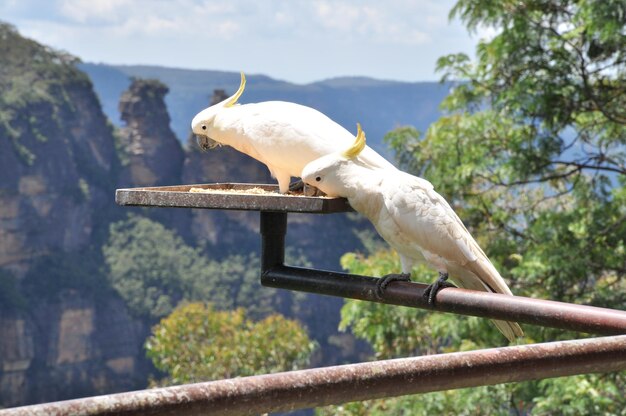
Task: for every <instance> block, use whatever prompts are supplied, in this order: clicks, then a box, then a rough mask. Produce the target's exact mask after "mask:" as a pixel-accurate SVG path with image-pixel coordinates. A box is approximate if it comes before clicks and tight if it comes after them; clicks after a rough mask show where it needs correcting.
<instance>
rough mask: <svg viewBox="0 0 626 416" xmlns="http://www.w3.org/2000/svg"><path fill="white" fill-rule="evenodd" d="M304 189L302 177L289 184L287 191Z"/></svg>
mask: <svg viewBox="0 0 626 416" xmlns="http://www.w3.org/2000/svg"><path fill="white" fill-rule="evenodd" d="M303 190H304V182H302V179H298V180H297V181H295V182H293V183H290V184H289V192H299V191H303Z"/></svg>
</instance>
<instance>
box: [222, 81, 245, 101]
mask: <svg viewBox="0 0 626 416" xmlns="http://www.w3.org/2000/svg"><path fill="white" fill-rule="evenodd" d="M245 88H246V76H245V75H244V74H243V72H242V73H241V83H240V84H239V89H238V90H237V92H236V93H235V95H233V96H232V97H230V98H229V99H228V101H226V104H224V107H227V108H228V107H232V106H234V105H235V104H236V103H237V100H238V99H239V97H241V94H243V90H244V89H245Z"/></svg>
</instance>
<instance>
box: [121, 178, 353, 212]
mask: <svg viewBox="0 0 626 416" xmlns="http://www.w3.org/2000/svg"><path fill="white" fill-rule="evenodd" d="M115 202H116V203H117V204H118V205H126V206H143V207H178V208H206V209H229V210H243V211H273V212H306V213H312V214H329V213H333V212H350V211H353V209H352V207H350V204H348V200H347V199H345V198H330V197H326V196H322V197H320V196H305V195H298V194H294V195H283V194H280V193H279V192H278V186H277V185H267V184H250V183H209V184H195V185H176V186H155V187H148V188H127V189H118V190H116V191H115Z"/></svg>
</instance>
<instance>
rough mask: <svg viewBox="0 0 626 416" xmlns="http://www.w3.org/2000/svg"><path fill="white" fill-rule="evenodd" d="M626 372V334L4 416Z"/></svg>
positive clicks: (156, 411)
mask: <svg viewBox="0 0 626 416" xmlns="http://www.w3.org/2000/svg"><path fill="white" fill-rule="evenodd" d="M624 369H626V335H622V336H615V337H605V338H591V339H583V340H575V341H560V342H551V343H546V344H531V345H522V346H515V347H505V348H493V349H487V350H479V351H471V352H459V353H452V354H438V355H430V356H423V357H413V358H401V359H395V360H385V361H374V362H370V363H360V364H350V365H342V366H336V367H326V368H316V369H311V370H300V371H290V372H286V373H277V374H266V375H262V376H252V377H241V378H234V379H229V380H220V381H212V382H207V383H198V384H188V385H183V386H176V387H166V388H159V389H152V390H142V391H135V392H128V393H120V394H112V395H108V396H98V397H90V398H85V399H76V400H69V401H64V402H57V403H46V404H41V405H35V406H26V407H21V408H14V409H7V410H4V411H2V410H0V415H2V416H32V415H59V416H60V415H181V416H187V415H206V414H216V415H218V414H219V415H254V414H260V413H266V412H277V411H289V410H295V409H305V408H311V407H318V406H326V405H331V404H340V403H347V402H353V401H359V400H370V399H378V398H383V397H393V396H401V395H407V394H416V393H427V392H433V391H441V390H450V389H459V388H465V387H476V386H485V385H493V384H499V383H510V382H518V381H525V380H537V379H543V378H549V377H560V376H570V375H575V374H586V373H604V372H610V371H618V370H624Z"/></svg>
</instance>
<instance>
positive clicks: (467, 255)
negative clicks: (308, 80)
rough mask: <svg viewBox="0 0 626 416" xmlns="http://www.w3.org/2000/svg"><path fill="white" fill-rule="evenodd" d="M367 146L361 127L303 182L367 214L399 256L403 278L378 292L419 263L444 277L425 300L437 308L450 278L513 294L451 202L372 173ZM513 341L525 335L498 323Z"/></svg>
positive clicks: (423, 183)
mask: <svg viewBox="0 0 626 416" xmlns="http://www.w3.org/2000/svg"><path fill="white" fill-rule="evenodd" d="M364 147H365V134H364V133H363V132H362V131H361V127H360V126H358V134H357V138H356V140H355V142H354V144H353V145H352V146H351V147H350V148H348V149H347V150H345V151H344V152H338V153H334V154H330V155H326V156H323V157H321V158H319V159H317V160H315V161H313V162H311V163H309V164H308V165H307V166H306V167H305V168H304V170H303V171H302V176H301V177H302V180H303V181H304V182H305V183H307V184H309V185H312V186H314V187H316V188H318V189H320V190H321V191H323V192H324V193H326V194H327V195H329V196H341V197H345V198H347V199H348V201H349V202H350V205H351V206H352V207H353V208H354V209H355V210H356V211H358V212H360V213H361V214H363V215H365V216H366V217H367V218H368V219H369V220H370V221H371V222H372V223H373V224H374V226H375V227H376V230H377V231H378V233H379V234H380V235H381V236H382V237H383V239H385V241H387V243H389V244H390V245H391V246H392V247H393V248H394V249H395V250H396V251H397V252H398V254H399V255H400V262H401V265H402V273H401V274H390V275H387V276H385V277H383V278H382V279H381V280H380V281H379V290H380V291H382V290H384V288H385V286H386V285H387V284H388V283H389V282H390V281H392V280H409V277H410V273H411V269H412V267H413V265H414V264H415V263H417V262H426V264H428V265H430V266H431V267H433V268H434V269H436V270H437V271H438V272H439V279H438V280H437V281H436V282H435V283H434V284H433V285H431V286H430V287H429V289H428V290H427V292H426V294H425V296H428V298H429V302H430V303H433V302H434V300H435V296H436V293H437V291H438V290H439V289H440V288H441V287H445V286H449V284H447V283H446V279H447V278H448V273H449V274H450V278H451V279H452V280H453V281H454V282H455V283H457V284H458V285H459V286H460V287H463V288H467V289H472V290H479V291H486V292H495V293H503V294H506V295H512V293H511V290H510V289H509V287H508V286H507V285H506V283H505V282H504V280H503V279H502V277H501V276H500V274H499V273H498V271H497V270H496V268H495V267H494V266H493V264H491V262H490V261H489V259H488V258H487V256H486V255H485V253H484V252H483V250H481V248H480V247H479V246H478V243H477V242H476V240H474V238H472V236H471V235H470V233H469V232H468V231H467V228H465V226H464V225H463V222H461V220H460V219H459V217H458V216H457V215H456V213H455V212H454V211H453V210H452V208H451V207H450V205H449V204H448V203H447V202H446V200H445V199H444V198H443V197H442V196H441V195H439V194H438V193H437V192H435V190H434V188H433V185H432V184H431V183H430V182H428V181H427V180H425V179H422V178H418V177H416V176H413V175H410V174H408V173H405V172H402V171H401V170H398V169H395V170H391V169H378V170H372V169H370V168H369V167H368V166H367V165H365V164H364V163H362V162H361V161H360V160H359V159H358V158H357V157H356V156H357V155H359V153H360V152H361V151H362V150H363V148H364ZM494 323H495V324H496V326H497V327H498V329H500V331H501V332H502V333H503V334H504V335H505V336H506V337H507V338H508V339H509V340H511V341H513V340H515V338H516V337H520V336H522V335H523V332H522V329H521V328H520V327H519V325H518V324H516V323H513V322H506V321H494Z"/></svg>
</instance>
